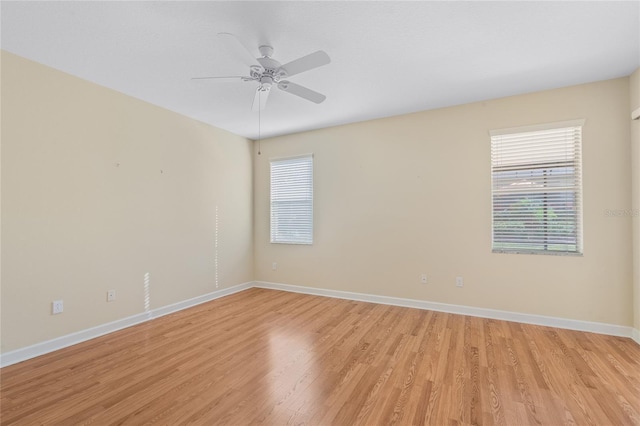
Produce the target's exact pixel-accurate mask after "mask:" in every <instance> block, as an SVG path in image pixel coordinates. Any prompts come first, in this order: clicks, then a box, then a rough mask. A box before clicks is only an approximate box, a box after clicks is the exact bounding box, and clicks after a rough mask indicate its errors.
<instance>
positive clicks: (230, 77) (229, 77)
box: [191, 75, 252, 81]
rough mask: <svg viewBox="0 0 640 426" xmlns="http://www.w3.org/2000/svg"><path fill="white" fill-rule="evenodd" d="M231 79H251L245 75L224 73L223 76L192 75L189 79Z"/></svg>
mask: <svg viewBox="0 0 640 426" xmlns="http://www.w3.org/2000/svg"><path fill="white" fill-rule="evenodd" d="M213 79H216V80H229V81H231V80H233V81H236V80H238V79H240V80H243V81H247V80H252V78H251V77H246V76H243V75H225V76H220V77H192V78H191V80H213Z"/></svg>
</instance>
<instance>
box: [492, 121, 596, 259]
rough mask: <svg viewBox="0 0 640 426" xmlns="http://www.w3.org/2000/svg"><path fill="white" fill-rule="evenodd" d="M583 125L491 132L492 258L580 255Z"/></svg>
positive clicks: (558, 125)
mask: <svg viewBox="0 0 640 426" xmlns="http://www.w3.org/2000/svg"><path fill="white" fill-rule="evenodd" d="M583 124H584V121H583V120H579V121H573V122H567V123H556V124H550V125H546V126H535V127H528V128H519V129H507V130H497V131H493V132H491V191H492V199H493V215H492V218H493V239H492V246H493V247H492V249H493V251H494V252H501V253H543V254H581V253H582V160H581V149H582V125H583Z"/></svg>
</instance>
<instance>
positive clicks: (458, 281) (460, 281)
mask: <svg viewBox="0 0 640 426" xmlns="http://www.w3.org/2000/svg"><path fill="white" fill-rule="evenodd" d="M456 287H464V280H463V279H462V277H456Z"/></svg>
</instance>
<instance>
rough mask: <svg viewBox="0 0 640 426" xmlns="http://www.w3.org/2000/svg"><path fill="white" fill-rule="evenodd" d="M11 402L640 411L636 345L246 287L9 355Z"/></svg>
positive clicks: (490, 420)
mask: <svg viewBox="0 0 640 426" xmlns="http://www.w3.org/2000/svg"><path fill="white" fill-rule="evenodd" d="M0 404H1V405H0V424H1V425H32V424H63V425H76V424H93V425H96V424H99V425H102V424H119V425H140V424H161V425H166V424H172V425H173V424H202V425H213V424H222V425H249V424H264V425H300V424H305V425H343V424H344V425H352V424H357V425H366V426H369V425H379V424H384V425H391V424H401V425H425V424H426V425H444V424H455V425H515V424H523V425H558V424H567V425H571V424H578V425H582V424H585V425H588V424H591V425H598V426H600V425H640V346H639V345H637V344H636V343H635V342H633V341H632V340H631V339H625V338H620V337H613V336H605V335H597V334H590V333H583V332H577V331H570V330H560V329H554V328H549V327H541V326H534V325H527V324H518V323H510V322H505V321H497V320H491V319H482V318H475V317H465V316H460V315H454V314H447V313H442V312H433V311H425V310H418V309H409V308H401V307H395V306H389V305H376V304H371V303H365V302H358V301H349V300H341V299H332V298H325V297H319V296H310V295H304V294H295V293H286V292H280V291H275V290H265V289H250V290H246V291H243V292H241V293H236V294H233V295H230V296H227V297H224V298H221V299H217V300H215V301H212V302H209V303H205V304H202V305H199V306H196V307H193V308H190V309H187V310H184V311H181V312H177V313H175V314H172V315H168V316H165V317H161V318H158V319H154V320H151V321H148V322H146V323H144V324H140V325H137V326H134V327H130V328H127V329H124V330H121V331H118V332H115V333H112V334H109V335H107V336H102V337H99V338H96V339H93V340H90V341H87V342H84V343H81V344H78V345H75V346H72V347H69V348H66V349H62V350H60V351H57V352H54V353H50V354H47V355H43V356H41V357H38V358H35V359H32V360H29V361H25V362H22V363H19V364H16V365H13V366H9V367H5V368H3V369H1V370H0Z"/></svg>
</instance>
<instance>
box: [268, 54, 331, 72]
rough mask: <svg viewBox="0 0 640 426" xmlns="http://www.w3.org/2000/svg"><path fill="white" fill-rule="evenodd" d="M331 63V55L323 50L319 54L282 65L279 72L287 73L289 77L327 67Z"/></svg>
mask: <svg viewBox="0 0 640 426" xmlns="http://www.w3.org/2000/svg"><path fill="white" fill-rule="evenodd" d="M329 62H331V58H329V55H327V54H326V53H325V52H324V51H322V50H318V51H317V52H313V53H310V54H308V55H307V56H303V57H302V58H298V59H296V60H295V61H291V62H289V63H286V64H284V65H282V66H281V67H280V68H279V70H283V71H284V72H285V73H286V74H285V75H286V76H287V77H289V76H292V75H296V74H300V73H301V72H305V71H309V70H312V69H314V68H318V67H321V66H323V65H327V64H328V63H329Z"/></svg>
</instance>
